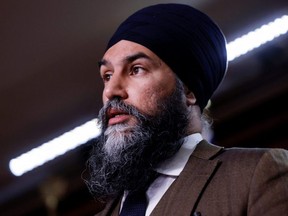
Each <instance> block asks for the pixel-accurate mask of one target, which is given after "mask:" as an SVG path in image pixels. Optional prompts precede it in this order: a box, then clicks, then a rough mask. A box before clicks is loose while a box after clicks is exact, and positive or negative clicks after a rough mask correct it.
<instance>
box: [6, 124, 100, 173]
mask: <svg viewBox="0 0 288 216" xmlns="http://www.w3.org/2000/svg"><path fill="white" fill-rule="evenodd" d="M99 134H100V128H99V126H98V123H97V119H93V120H91V121H88V122H86V123H85V124H83V125H80V126H79V127H76V128H75V129H73V130H71V131H69V132H66V133H64V134H63V135H61V136H59V137H57V138H55V139H53V140H51V141H49V142H47V143H44V144H43V145H41V146H39V147H37V148H34V149H32V150H30V151H28V152H26V153H24V154H22V155H20V156H19V157H17V158H14V159H12V160H10V162H9V168H10V170H11V172H12V173H13V174H14V175H15V176H21V175H22V174H24V173H26V172H28V171H30V170H32V169H34V168H35V167H38V166H41V165H43V164H44V163H46V162H47V161H50V160H53V159H54V158H55V157H57V156H60V155H63V154H65V153H66V152H67V151H69V150H72V149H74V148H76V147H78V146H80V145H82V144H85V143H86V142H87V141H89V140H90V139H93V138H95V137H97V136H98V135H99Z"/></svg>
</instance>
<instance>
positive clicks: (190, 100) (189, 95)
mask: <svg viewBox="0 0 288 216" xmlns="http://www.w3.org/2000/svg"><path fill="white" fill-rule="evenodd" d="M184 91H185V96H186V104H187V106H191V105H195V103H196V97H195V95H194V93H193V92H192V91H190V90H189V89H188V88H187V86H184Z"/></svg>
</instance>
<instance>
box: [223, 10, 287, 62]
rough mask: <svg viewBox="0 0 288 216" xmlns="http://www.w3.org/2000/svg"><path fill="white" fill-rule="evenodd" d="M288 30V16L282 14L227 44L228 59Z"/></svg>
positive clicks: (242, 53) (232, 58)
mask: <svg viewBox="0 0 288 216" xmlns="http://www.w3.org/2000/svg"><path fill="white" fill-rule="evenodd" d="M287 31H288V16H287V15H284V16H282V17H280V18H278V19H275V20H274V21H273V22H270V23H268V24H266V25H263V26H261V27H260V28H257V29H256V30H254V31H251V32H249V33H248V34H245V35H243V36H242V37H240V38H237V39H236V40H234V41H232V42H230V43H228V44H227V55H228V61H232V60H234V59H235V58H237V57H239V56H241V55H244V54H246V53H247V52H249V51H251V50H253V49H255V48H257V47H259V46H261V45H263V44H265V43H266V42H268V41H271V40H273V39H274V38H276V37H278V36H280V35H283V34H286V33H287Z"/></svg>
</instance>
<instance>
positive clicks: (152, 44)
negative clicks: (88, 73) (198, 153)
mask: <svg viewBox="0 0 288 216" xmlns="http://www.w3.org/2000/svg"><path fill="white" fill-rule="evenodd" d="M121 40H128V41H132V42H135V43H138V44H141V45H143V46H145V47H146V48H148V49H150V50H151V51H152V52H154V53H155V54H156V55H157V56H158V57H160V58H161V59H162V60H163V61H164V62H165V63H166V64H167V65H168V66H169V67H170V68H171V69H172V70H173V71H174V73H176V74H177V76H178V77H179V78H180V79H181V80H182V82H183V83H184V84H185V85H186V86H187V87H188V88H189V89H190V90H191V91H192V92H193V93H194V94H195V96H196V99H197V103H198V105H199V106H200V108H201V110H203V108H204V107H205V106H206V104H207V102H208V100H209V99H210V98H211V96H212V94H213V93H214V91H215V90H216V89H217V87H218V86H219V84H220V83H221V81H222V79H223V77H224V75H225V73H226V69H227V53H226V40H225V37H224V35H223V33H222V32H221V30H220V28H219V27H218V26H217V25H216V24H215V23H214V22H213V21H212V20H211V19H210V18H209V17H208V16H207V15H206V14H204V13H202V12H200V11H199V10H197V9H195V8H193V7H190V6H188V5H184V4H183V5H182V4H157V5H153V6H149V7H146V8H144V9H141V10H139V11H137V12H136V13H134V14H132V15H131V16H130V17H128V18H127V19H126V20H125V21H124V22H123V23H122V24H121V25H120V26H119V28H118V29H117V30H116V32H115V33H114V35H113V36H112V38H111V39H110V41H109V43H108V46H107V48H106V50H107V49H109V48H110V47H111V46H113V45H114V44H116V43H117V42H119V41H121Z"/></svg>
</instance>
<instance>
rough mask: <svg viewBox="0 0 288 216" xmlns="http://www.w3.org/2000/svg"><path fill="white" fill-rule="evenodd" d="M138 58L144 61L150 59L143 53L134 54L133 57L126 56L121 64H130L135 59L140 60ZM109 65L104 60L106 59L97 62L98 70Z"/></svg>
mask: <svg viewBox="0 0 288 216" xmlns="http://www.w3.org/2000/svg"><path fill="white" fill-rule="evenodd" d="M140 58H144V59H148V60H151V58H150V57H149V56H148V55H146V54H145V53H143V52H138V53H135V54H133V55H129V56H126V57H125V58H124V59H123V62H125V63H131V62H133V61H135V60H137V59H140ZM107 64H109V61H108V60H106V59H101V60H100V61H99V62H98V67H99V68H100V67H101V66H102V65H104V66H105V65H107Z"/></svg>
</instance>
